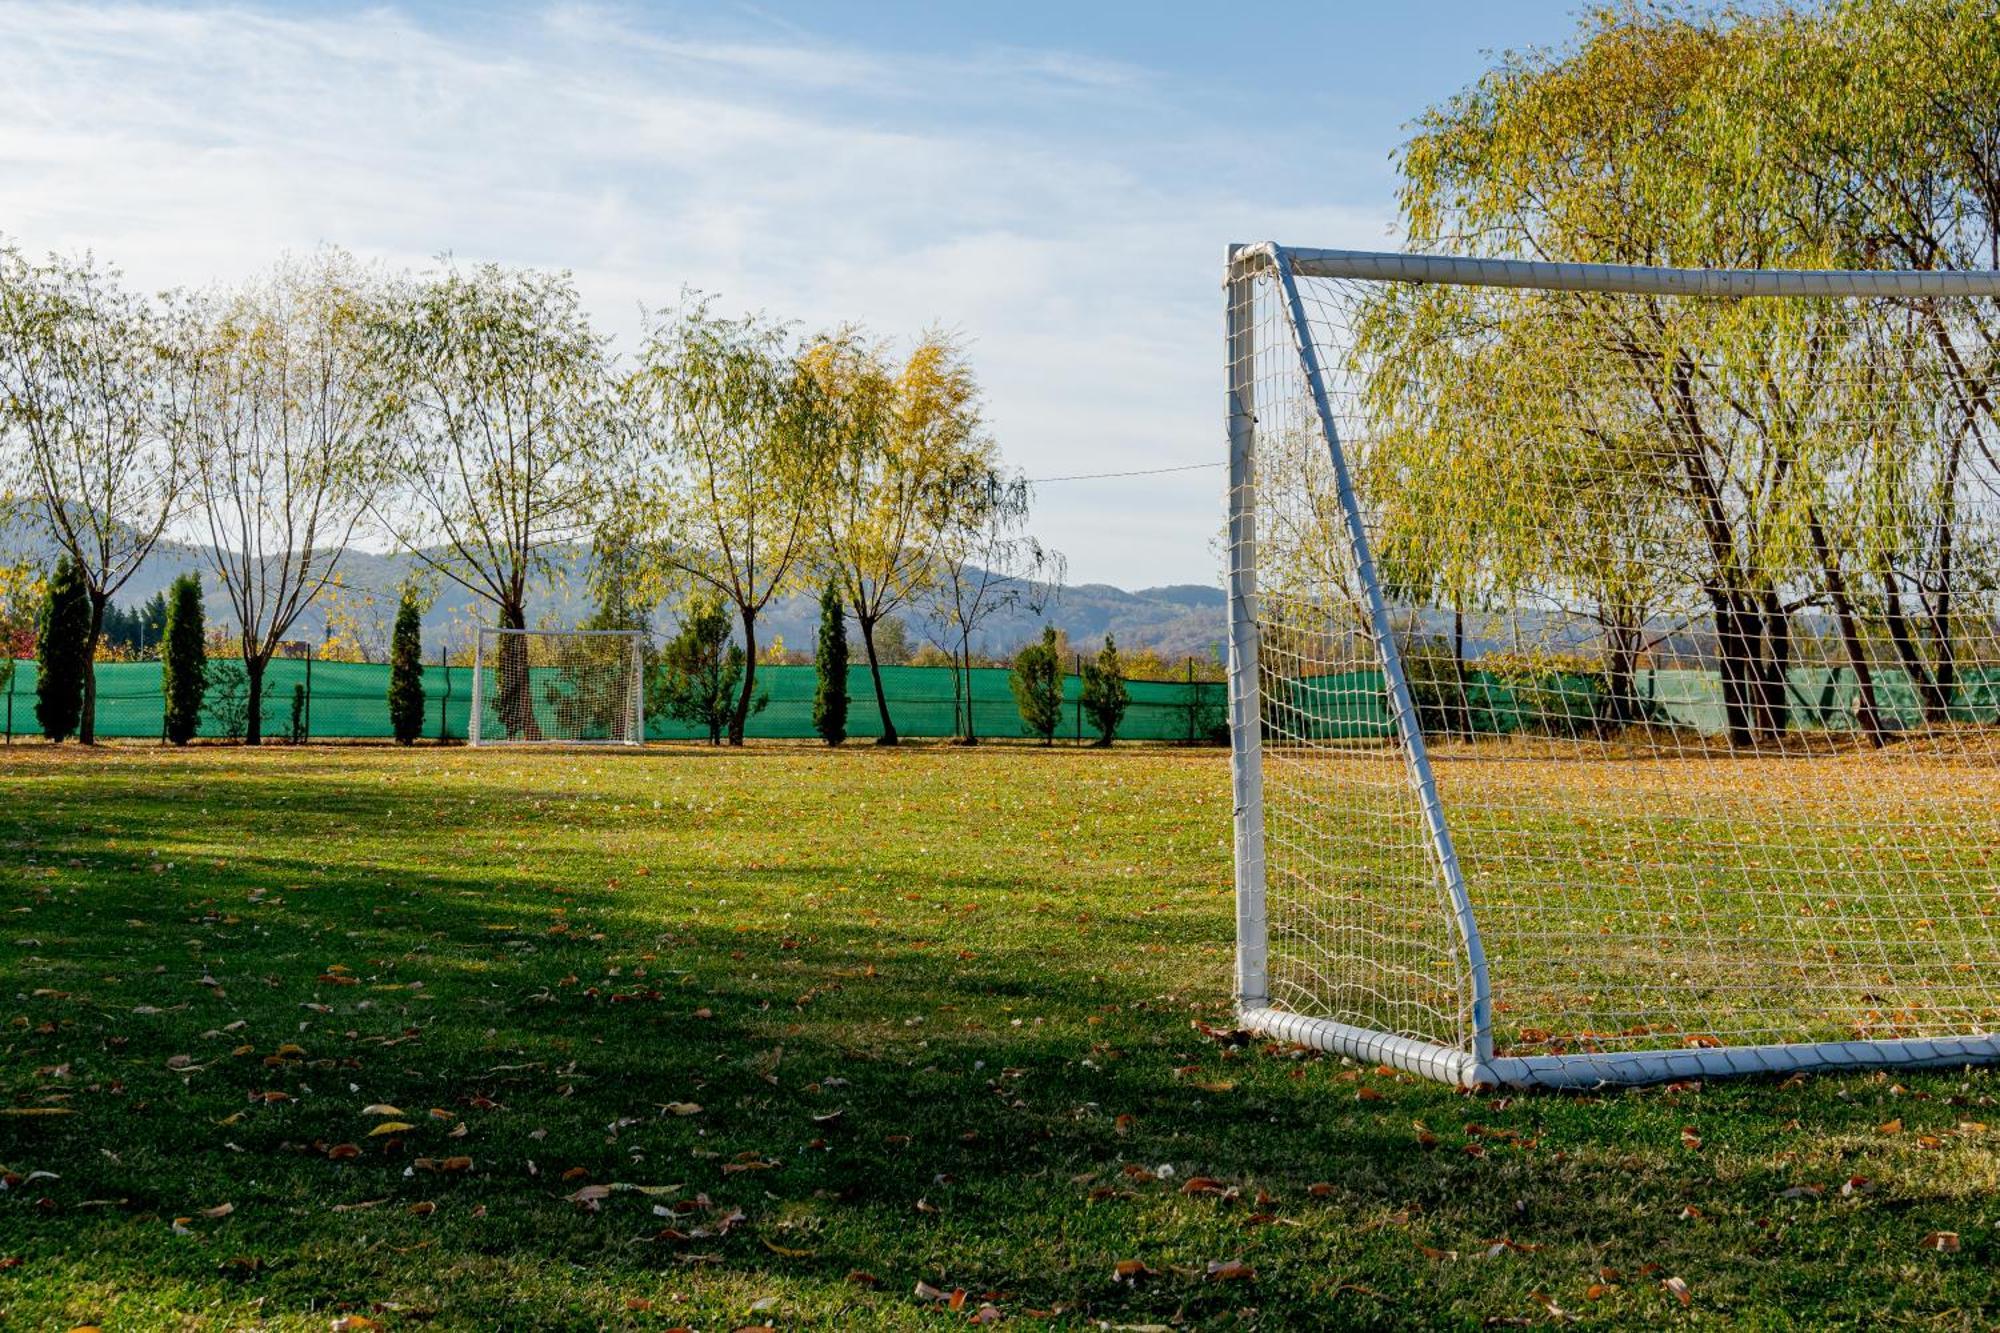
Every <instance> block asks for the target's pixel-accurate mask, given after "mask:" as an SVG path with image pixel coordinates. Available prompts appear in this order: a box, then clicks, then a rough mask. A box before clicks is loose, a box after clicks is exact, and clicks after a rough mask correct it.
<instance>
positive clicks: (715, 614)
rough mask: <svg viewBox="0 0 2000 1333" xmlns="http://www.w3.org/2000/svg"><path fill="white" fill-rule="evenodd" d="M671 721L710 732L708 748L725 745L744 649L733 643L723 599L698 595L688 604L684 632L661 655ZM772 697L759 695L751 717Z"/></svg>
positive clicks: (742, 663)
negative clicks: (724, 736)
mask: <svg viewBox="0 0 2000 1333" xmlns="http://www.w3.org/2000/svg"><path fill="white" fill-rule="evenodd" d="M660 665H661V671H662V674H663V676H664V677H665V684H664V690H663V692H664V694H665V704H666V711H667V715H668V716H669V717H674V718H678V719H680V720H681V721H683V722H689V723H692V724H694V725H695V726H698V727H706V728H708V743H709V744H710V745H720V744H722V729H723V728H724V727H726V726H728V725H729V720H730V717H731V715H732V714H733V713H734V712H735V711H736V692H737V688H738V686H739V685H740V683H741V682H742V680H743V665H744V661H743V649H742V647H741V646H740V645H738V644H734V643H730V642H729V613H728V612H727V611H725V610H723V608H722V599H721V598H719V597H711V596H700V595H698V596H696V597H694V598H692V599H691V600H690V601H689V602H688V608H687V613H686V614H685V615H684V616H682V618H681V627H680V632H679V633H677V634H675V635H674V637H673V638H672V639H671V640H670V641H669V642H668V643H667V646H666V648H665V650H664V651H662V652H661V654H660ZM770 702H771V695H770V692H769V691H767V690H759V691H758V692H757V694H756V695H755V696H754V697H752V698H751V700H750V713H751V714H752V715H755V714H757V713H761V712H763V711H764V706H765V705H766V704H768V703H770Z"/></svg>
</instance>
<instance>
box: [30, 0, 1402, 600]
mask: <svg viewBox="0 0 2000 1333" xmlns="http://www.w3.org/2000/svg"><path fill="white" fill-rule="evenodd" d="M1135 127H1141V128H1135ZM1236 128H1237V127H1234V126H1229V125H1221V124H1211V123H1207V122H1206V121H1204V120H1203V119H1201V118H1200V117H1199V116H1198V115H1196V114H1195V113H1193V112H1190V111H1187V110H1186V109H1184V108H1180V107H1177V105H1176V90H1175V89H1173V88H1171V87H1168V86H1165V85H1164V84H1163V83H1162V81H1161V80H1160V79H1159V78H1157V77H1156V76H1154V75H1153V74H1151V73H1149V72H1148V71H1145V70H1141V69H1136V68H1131V67H1127V66H1121V65H1117V64H1113V63H1107V62H1103V61H1097V60H1092V59H1087V58H1084V57H1081V56H1077V55H1072V54H1068V53H1064V52H1060V51H1037V50H1026V49H1022V50H1011V49H1010V50H997V51H993V50H988V51H976V52H966V53H963V54H959V55H954V56H952V57H949V58H945V57H913V56H903V55H893V54H885V53H880V52H871V51H865V50H857V49H853V48H847V47H839V46H832V45H828V44H825V43H814V42H811V41H808V40H805V39H794V38H787V39H785V40H782V41H772V42H767V43H756V42H730V43H721V42H713V41H696V40H689V39H685V38H682V37H680V36H678V35H676V34H673V33H666V32H659V31H654V30H651V29H647V28H642V27H635V26H632V25H631V24H629V23H627V22H626V21H625V20H623V19H621V18H618V17H615V16H612V15H608V14H606V13H604V12H601V11H597V10H594V9H589V8H581V7H565V8H559V9H552V10H548V11H544V12H542V13H539V14H534V15H530V16H527V17H525V18H508V19H501V20H494V21H492V22H491V23H484V22H482V23H480V24H477V25H475V26H472V27H467V28H465V29H463V30H460V29H446V28H442V27H435V26H429V25H426V24H424V23H422V22H419V21H418V20H416V19H414V18H412V17H410V16H408V15H406V14H404V13H402V12H399V11H397V10H392V9H377V10H366V11H356V12H348V13H323V12H322V13H315V14H313V15H311V16H297V15H286V14H283V13H281V12H280V13H273V12H260V11H244V10H239V9H217V8H200V9H161V8H155V7H150V6H124V5H111V6H102V5H79V4H57V3H44V2H42V0H16V2H15V3H11V4H8V5H5V6H0V230H4V232H6V233H7V234H8V235H9V236H11V237H12V238H14V239H15V240H17V241H18V242H20V243H22V244H24V245H26V246H28V247H30V248H34V249H61V250H66V251H67V250H81V249H84V248H92V249H95V250H96V251H97V252H98V253H100V254H101V255H103V256H105V257H107V258H109V259H111V260H113V261H114V262H117V263H119V264H120V265H121V266H123V267H124V268H125V270H126V271H127V273H128V274H129V275H130V276H131V277H132V278H133V279H134V280H135V281H137V282H140V283H143V284H145V285H148V286H166V285H175V284H191V285H199V284H204V283H207V282H211V281H217V280H222V281H227V280H231V279H235V278H238V277H241V276H243V275H245V274H246V273H248V272H250V271H251V270H253V269H255V268H258V267H261V266H262V265H263V264H265V263H267V262H268V261H269V260H270V259H271V258H273V257H274V256H275V255H276V254H277V253H278V252H280V251H282V250H285V249H300V248H305V247H309V246H311V245H313V244H316V243H318V242H321V241H331V242H337V243H339V244H342V245H345V246H348V247H349V248H351V249H353V250H355V251H357V252H359V253H362V254H364V255H372V256H378V257H381V258H384V259H386V260H388V261H390V262H394V263H404V264H422V263H424V262H425V261H426V260H427V259H428V257H429V256H431V255H433V254H436V253H438V252H440V251H445V250H450V251H452V252H454V253H455V254H457V255H459V256H461V257H463V258H467V259H496V260H500V261H503V262H507V263H516V264H534V265H542V266H552V267H566V268H570V269H573V270H574V271H575V272H576V274H577V280H578V283H579V285H580V287H581V288H582V290H583V291H584V293H585V294H586V296H587V298H588V299H589V301H590V302H591V304H592V307H593V309H594V310H596V311H597V312H598V313H599V317H600V319H601V322H602V323H603V324H604V326H605V327H606V328H607V329H610V330H612V331H613V332H615V333H618V334H620V335H622V336H624V337H627V338H629V336H630V334H631V333H632V332H633V330H634V329H635V328H636V324H637V318H636V312H637V310H638V307H639V305H640V304H641V303H646V304H652V305H660V304H663V303H665V302H668V301H670V300H672V299H673V297H674V295H675V293H676V292H678V291H679V289H680V288H681V287H682V286H683V285H684V284H685V285H692V286H695V287H699V288H702V289H705V290H708V291H712V292H716V293H718V294H719V295H720V296H721V298H722V300H723V301H724V303H725V305H728V306H738V307H746V308H757V309H764V310H767V311H769V312H771V313H773V314H778V315H782V316H786V317H789V318H794V319H797V320H799V321H801V322H802V323H805V324H807V325H819V324H828V323H834V322H840V321H845V320H860V321H862V322H864V323H867V324H868V325H870V326H872V327H873V328H875V329H876V330H878V331H880V332H884V333H892V334H909V333H914V332H916V331H917V330H918V329H920V328H922V327H924V326H926V325H930V324H943V325H945V326H947V327H950V328H954V329H957V330H959V331H961V332H962V333H963V334H964V335H965V336H966V337H967V338H968V339H969V340H970V341H971V342H972V344H973V347H974V353H975V357H976V360H977V363H978V365H979V368H980V371H981V374H982V377H983V379H984V382H985V384H986V386H987V390H988V399H989V408H990V418H991V421H992V424H993V427H994V430H995V432H996V434H997V436H998V438H999V439H1000V441H1001V444H1002V447H1003V449H1004V450H1005V451H1006V453H1007V454H1008V456H1009V458H1010V459H1011V460H1013V461H1014V462H1016V463H1017V464H1019V465H1020V466H1022V467H1023V468H1025V469H1026V470H1027V471H1028V473H1029V474H1030V475H1033V476H1049V475H1068V474H1073V473H1078V472H1099V471H1103V472H1113V471H1122V470H1129V469H1135V468H1144V467H1160V466H1169V465H1174V464H1181V463H1191V462H1203V461H1206V460H1209V459H1214V458H1218V457H1219V456H1220V451H1221V440H1220V422H1221V415H1222V413H1221V403H1220V380H1221V374H1220V322H1221V321H1220V299H1219V290H1218V286H1217V280H1218V278H1219V273H1220V263H1221V251H1222V246H1223V244H1224V243H1225V242H1226V241H1228V240H1231V239H1239V240H1241V239H1261V238H1262V237H1264V236H1269V235H1283V236H1285V237H1287V238H1293V239H1305V240H1310V241H1312V242H1315V243H1319V244H1327V245H1338V244H1359V245H1367V244H1372V243H1376V242H1379V240H1380V239H1381V237H1382V235H1383V231H1384V218H1383V217H1382V215H1381V214H1380V213H1379V212H1377V211H1374V210H1371V209H1342V208H1339V207H1332V206H1318V205H1316V204H1313V203H1311V202H1304V203H1302V202H1301V200H1307V201H1310V199H1311V196H1312V195H1314V194H1315V193H1317V192H1318V191H1319V190H1320V189H1322V188H1324V187H1322V186H1320V185H1318V184H1316V183H1315V182H1314V181H1313V180H1312V179H1311V176H1312V174H1313V171H1314V163H1313V161H1306V160H1300V161H1287V159H1286V158H1285V157H1284V156H1282V154H1281V152H1280V150H1279V148H1278V147H1276V146H1275V145H1274V146H1271V147H1265V146H1262V145H1260V143H1259V142H1258V141H1257V140H1255V139H1254V138H1248V139H1246V138H1245V137H1244V136H1242V135H1240V134H1237V133H1235V132H1234V131H1235V130H1236ZM1219 489H1220V487H1219V478H1214V479H1211V478H1210V477H1208V475H1207V474H1204V473H1196V474H1185V475H1179V476H1172V477H1164V478H1151V479H1139V480H1136V481H1132V482H1124V483H1071V484H1066V485H1060V486H1050V487H1048V488H1045V489H1044V491H1043V492H1042V495H1041V497H1040V502H1039V505H1038V518H1037V528H1038V531H1039V532H1040V533H1041V535H1043V536H1044V537H1045V538H1046V539H1047V540H1049V541H1050V542H1051V543H1053V544H1054V545H1056V546H1058V547H1059V548H1061V549H1063V550H1064V551H1066V552H1067V553H1068V555H1069V557H1070V567H1071V569H1072V571H1073V573H1074V574H1075V575H1076V576H1077V577H1079V578H1083V579H1090V580H1101V581H1111V582H1119V583H1124V584H1126V585H1128V586H1131V585H1137V584H1146V583H1160V582H1168V581H1212V579H1213V577H1214V570H1213V561H1214V557H1213V552H1212V549H1211V546H1210V537H1211V535H1212V533H1213V531H1214V529H1215V526H1216V523H1217V520H1218V516H1217V508H1216V506H1217V503H1218V501H1217V496H1218V493H1219ZM1107 516H1109V517H1107Z"/></svg>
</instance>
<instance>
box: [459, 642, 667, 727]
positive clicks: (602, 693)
mask: <svg viewBox="0 0 2000 1333" xmlns="http://www.w3.org/2000/svg"><path fill="white" fill-rule="evenodd" d="M645 736H646V705H645V643H644V637H643V636H642V635H641V634H640V633H639V632H638V631H637V630H531V629H483V628H482V629H481V630H480V631H479V643H478V648H477V652H476V655H475V656H474V658H473V664H472V722H471V727H470V729H469V734H468V738H469V740H470V741H471V743H472V744H474V745H502V744H509V745H522V744H542V745H587V744H609V745H639V744H643V743H644V741H645Z"/></svg>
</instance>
